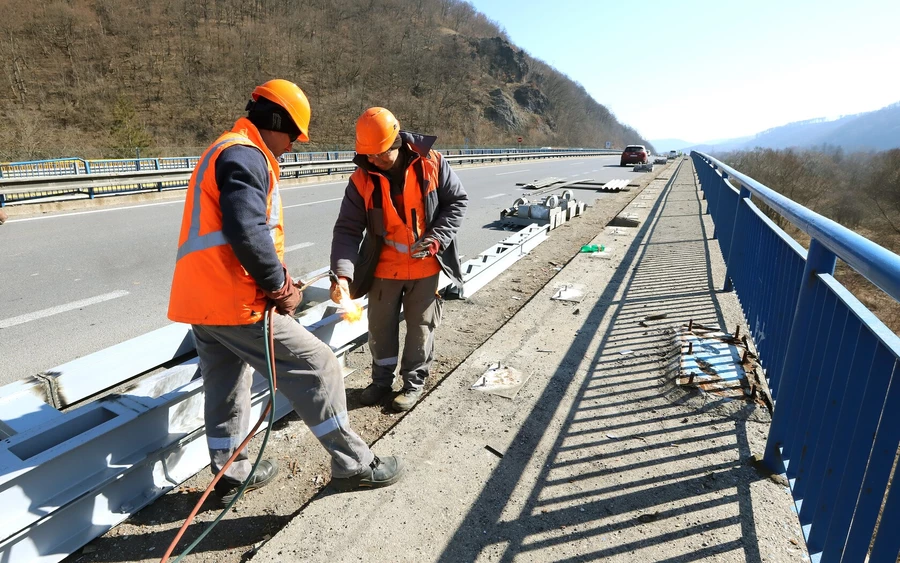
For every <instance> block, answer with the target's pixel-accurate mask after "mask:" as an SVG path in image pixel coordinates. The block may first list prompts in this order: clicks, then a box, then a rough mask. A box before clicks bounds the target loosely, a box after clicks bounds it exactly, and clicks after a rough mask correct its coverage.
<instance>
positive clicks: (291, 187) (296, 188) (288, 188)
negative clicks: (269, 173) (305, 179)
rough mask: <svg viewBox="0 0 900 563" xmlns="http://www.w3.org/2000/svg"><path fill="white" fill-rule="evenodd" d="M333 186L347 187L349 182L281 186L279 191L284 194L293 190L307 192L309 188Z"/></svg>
mask: <svg viewBox="0 0 900 563" xmlns="http://www.w3.org/2000/svg"><path fill="white" fill-rule="evenodd" d="M332 184H344V185H346V184H347V182H323V183H321V184H301V185H299V186H284V185H281V184H279V186H278V190H279V191H282V192H289V191H291V190H305V189H308V188H317V187H319V186H330V185H332Z"/></svg>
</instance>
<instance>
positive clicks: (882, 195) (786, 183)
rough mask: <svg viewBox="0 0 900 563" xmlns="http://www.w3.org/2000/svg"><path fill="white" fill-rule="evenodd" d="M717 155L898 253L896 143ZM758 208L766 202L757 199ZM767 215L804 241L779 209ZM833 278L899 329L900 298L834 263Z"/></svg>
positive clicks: (899, 158)
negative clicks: (853, 149)
mask: <svg viewBox="0 0 900 563" xmlns="http://www.w3.org/2000/svg"><path fill="white" fill-rule="evenodd" d="M721 160H722V161H723V162H725V163H727V164H728V165H729V166H731V167H733V168H735V169H736V170H738V171H740V172H742V173H744V174H746V175H748V176H750V177H752V178H753V179H755V180H757V181H759V182H761V183H763V184H765V185H766V186H768V187H770V188H772V189H773V190H776V191H777V192H779V193H781V194H782V195H784V196H786V197H788V198H790V199H792V200H794V201H796V202H797V203H799V204H801V205H803V206H804V207H807V208H809V209H812V210H813V211H815V212H816V213H819V214H821V215H824V216H826V217H828V218H829V219H831V220H833V221H836V222H838V223H840V224H842V225H844V226H845V227H847V228H849V229H852V230H854V231H856V232H857V233H859V234H861V235H862V236H864V237H866V238H868V239H869V240H872V241H875V242H876V243H878V244H880V245H881V246H883V247H885V248H887V249H888V250H890V251H892V252H894V253H900V149H892V150H889V151H883V152H878V153H871V152H857V153H850V152H845V151H843V150H842V149H840V148H833V147H832V148H827V149H819V150H795V149H787V150H771V149H755V150H753V151H742V152H735V153H730V154H727V155H725V156H724V157H723V158H721ZM757 205H760V206H761V207H762V208H764V209H765V206H764V205H762V204H761V203H760V202H758V203H757ZM767 211H768V214H769V217H770V218H771V219H772V220H773V221H775V222H776V223H777V224H778V225H779V226H780V227H781V228H783V229H785V230H786V231H787V232H788V234H790V235H791V236H793V237H794V238H796V239H797V240H799V241H800V242H801V243H803V244H804V246H808V242H809V238H808V237H807V236H806V235H804V233H802V232H801V231H800V230H799V229H797V228H795V227H793V226H792V225H791V224H790V223H788V222H787V221H786V220H785V219H783V218H782V217H781V216H780V215H777V214H776V213H774V212H772V211H771V210H767ZM836 275H837V278H838V279H839V280H840V281H841V283H843V284H844V285H845V286H846V287H847V288H848V289H849V290H850V291H851V292H853V294H854V295H856V297H857V298H859V299H860V300H861V301H862V302H863V303H864V304H865V305H866V306H867V307H868V308H869V309H871V310H872V311H873V312H874V313H875V314H876V315H877V316H878V317H879V318H880V319H881V320H882V321H884V323H885V324H886V325H888V326H889V327H890V328H891V330H893V331H894V332H897V333H898V334H900V303H897V302H896V301H894V300H893V299H892V298H890V297H889V296H887V295H886V294H885V293H884V292H882V291H881V290H880V289H877V288H876V287H875V286H873V285H872V284H870V283H869V282H868V281H867V280H866V279H865V278H864V277H862V276H861V275H860V274H858V273H856V272H854V271H853V270H851V269H850V268H848V267H847V266H846V265H844V264H843V263H841V262H839V263H838V268H837V274H836Z"/></svg>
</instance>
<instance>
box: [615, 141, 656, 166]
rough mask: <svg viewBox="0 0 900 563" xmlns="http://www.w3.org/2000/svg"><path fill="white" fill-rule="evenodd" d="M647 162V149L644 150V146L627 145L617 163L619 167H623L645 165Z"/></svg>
mask: <svg viewBox="0 0 900 563" xmlns="http://www.w3.org/2000/svg"><path fill="white" fill-rule="evenodd" d="M648 161H649V155H648V154H647V149H645V148H644V145H628V146H627V147H625V150H624V151H622V158H621V160H620V161H619V166H625V165H626V164H647V162H648Z"/></svg>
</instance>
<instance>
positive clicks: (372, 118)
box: [356, 108, 400, 154]
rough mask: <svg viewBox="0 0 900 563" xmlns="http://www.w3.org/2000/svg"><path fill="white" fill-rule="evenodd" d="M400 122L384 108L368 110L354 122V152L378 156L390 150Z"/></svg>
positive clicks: (398, 130)
mask: <svg viewBox="0 0 900 563" xmlns="http://www.w3.org/2000/svg"><path fill="white" fill-rule="evenodd" d="M399 132H400V122H398V121H397V118H396V117H394V114H393V113H391V112H390V111H388V110H386V109H384V108H369V109H367V110H366V111H364V112H363V114H362V115H360V116H359V119H357V120H356V152H357V153H358V154H380V153H383V152H384V151H386V150H388V149H389V148H391V145H392V144H393V143H394V139H396V138H397V134H398V133H399Z"/></svg>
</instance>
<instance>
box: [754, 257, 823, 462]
mask: <svg viewBox="0 0 900 563" xmlns="http://www.w3.org/2000/svg"><path fill="white" fill-rule="evenodd" d="M836 263H837V256H835V255H834V253H833V252H831V251H830V250H828V249H827V248H825V246H824V245H822V243H820V242H819V241H818V240H816V239H811V240H810V241H809V250H808V251H807V253H806V266H805V267H804V268H803V278H802V280H801V283H800V293H799V294H798V296H797V307H796V309H795V310H794V319H793V322H792V323H791V332H790V336H789V337H788V344H787V348H786V350H785V355H784V364H783V365H782V368H781V376H780V377H781V380H780V381H779V382H778V383H777V386H776V391H777V394H776V393H775V392H773V393H772V396H773V398H774V399H775V411H774V412H773V414H772V424H771V426H770V427H769V437H768V439H767V440H766V451H765V454H764V457H763V463H765V465H766V466H767V467H768V468H769V469H771V470H772V471H774V472H775V473H779V474H780V473H784V472H785V466H784V460H783V459H782V458H781V451H780V448H781V445H782V441H783V440H784V436H785V434H786V432H787V429H788V427H789V426H790V425H791V423H792V420H793V414H794V412H795V411H796V410H797V404H798V403H800V402H802V399H803V398H802V397H798V396H797V393H798V389H800V383H801V382H800V381H798V376H797V375H796V374H797V373H798V372H799V371H800V365H799V364H800V361H801V359H802V357H803V349H804V348H805V347H806V346H807V345H808V342H807V337H808V335H809V328H810V327H809V322H810V318H811V317H812V313H813V306H814V300H815V288H816V281H817V278H818V276H819V274H829V275H831V274H834V267H835V264H836ZM809 377H815V374H810V375H809Z"/></svg>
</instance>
